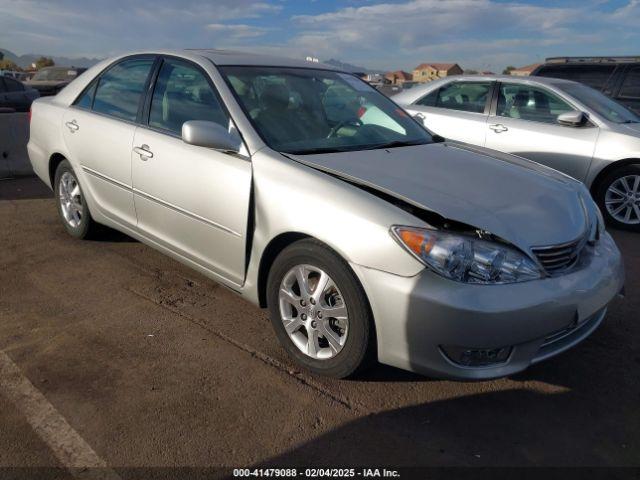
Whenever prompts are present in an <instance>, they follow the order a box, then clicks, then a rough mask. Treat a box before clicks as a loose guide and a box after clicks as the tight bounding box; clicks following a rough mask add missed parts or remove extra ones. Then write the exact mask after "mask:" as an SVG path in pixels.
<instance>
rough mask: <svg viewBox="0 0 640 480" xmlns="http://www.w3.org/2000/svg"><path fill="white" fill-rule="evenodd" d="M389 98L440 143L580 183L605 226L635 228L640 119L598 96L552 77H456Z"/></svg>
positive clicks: (638, 223)
mask: <svg viewBox="0 0 640 480" xmlns="http://www.w3.org/2000/svg"><path fill="white" fill-rule="evenodd" d="M393 100H394V101H395V102H396V103H398V104H400V105H402V106H403V107H404V108H405V109H406V110H407V111H408V112H409V113H411V114H412V115H414V116H416V117H418V118H420V120H422V122H423V123H424V125H425V126H426V127H427V128H428V129H429V130H431V131H432V132H434V133H436V134H438V135H441V136H442V137H445V138H446V139H447V140H455V141H459V142H464V143H469V144H472V145H478V146H483V147H487V148H491V149H494V150H500V151H502V152H506V153H512V154H515V155H519V156H522V157H525V158H528V159H529V160H533V161H535V162H538V163H541V164H544V165H547V166H549V167H552V168H555V169H557V170H560V171H561V172H564V173H566V174H567V175H570V176H572V177H574V178H576V179H578V180H580V181H582V182H584V183H585V184H586V185H587V187H588V188H589V190H590V191H591V194H592V196H593V198H594V199H595V200H596V203H597V204H598V206H599V207H600V210H601V211H602V213H603V214H604V216H605V219H606V220H607V222H608V223H609V224H610V225H613V226H615V227H618V228H624V229H627V230H633V231H640V117H638V116H637V115H636V114H635V113H633V112H632V111H631V110H628V109H627V108H626V107H624V106H623V105H621V104H619V103H617V102H615V101H613V100H611V99H610V98H608V97H606V96H604V95H603V94H602V93H600V92H598V91H596V90H594V89H592V88H589V87H587V86H585V85H582V84H580V83H576V82H571V81H568V80H560V79H556V78H544V77H512V76H504V75H488V76H486V75H482V76H481V75H461V76H455V77H449V78H445V79H442V80H437V81H435V82H430V83H428V84H425V85H423V86H420V87H414V88H412V89H410V90H407V91H405V92H402V93H399V94H398V95H395V96H394V97H393Z"/></svg>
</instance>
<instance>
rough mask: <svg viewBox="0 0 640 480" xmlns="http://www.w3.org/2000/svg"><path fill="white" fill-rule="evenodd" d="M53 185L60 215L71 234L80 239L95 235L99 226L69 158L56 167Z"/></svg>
mask: <svg viewBox="0 0 640 480" xmlns="http://www.w3.org/2000/svg"><path fill="white" fill-rule="evenodd" d="M53 185H54V187H53V188H54V190H53V191H54V194H55V199H56V205H57V207H58V215H60V219H61V220H62V224H63V225H64V228H65V229H66V230H67V232H68V233H69V235H71V236H72V237H75V238H79V239H87V238H91V237H93V236H95V235H96V234H97V231H98V227H99V226H98V224H97V223H96V222H95V221H94V220H93V218H92V217H91V212H90V211H89V206H88V205H87V203H86V201H85V197H84V193H83V191H82V187H81V186H80V182H79V180H78V177H77V176H76V174H75V172H74V171H73V168H72V167H71V164H70V163H69V162H68V161H67V160H63V161H62V162H60V164H59V165H58V168H56V174H55V176H54V184H53Z"/></svg>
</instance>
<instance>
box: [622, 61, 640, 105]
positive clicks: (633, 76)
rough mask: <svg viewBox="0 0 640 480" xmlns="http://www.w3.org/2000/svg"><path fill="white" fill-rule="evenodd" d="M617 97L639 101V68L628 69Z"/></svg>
mask: <svg viewBox="0 0 640 480" xmlns="http://www.w3.org/2000/svg"><path fill="white" fill-rule="evenodd" d="M619 96H620V97H622V98H636V99H640V67H633V68H630V69H629V71H628V72H627V76H626V77H625V78H624V82H623V83H622V88H621V89H620V94H619Z"/></svg>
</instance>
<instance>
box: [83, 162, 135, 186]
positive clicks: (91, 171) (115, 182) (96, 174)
mask: <svg viewBox="0 0 640 480" xmlns="http://www.w3.org/2000/svg"><path fill="white" fill-rule="evenodd" d="M82 170H83V171H84V172H86V173H88V174H89V175H92V176H94V177H97V178H99V179H100V180H104V181H105V182H109V183H111V184H112V185H115V186H116V187H120V188H123V189H125V190H127V191H129V192H133V189H132V188H131V185H127V184H126V183H122V182H119V181H118V180H115V179H113V178H111V177H108V176H106V175H103V174H102V173H100V172H97V171H95V170H94V169H92V168H89V167H85V166H84V165H83V166H82Z"/></svg>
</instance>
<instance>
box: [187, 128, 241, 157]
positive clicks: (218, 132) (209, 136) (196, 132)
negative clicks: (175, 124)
mask: <svg viewBox="0 0 640 480" xmlns="http://www.w3.org/2000/svg"><path fill="white" fill-rule="evenodd" d="M182 140H183V141H184V142H185V143H188V144H189V145H195V146H196V147H205V148H214V149H216V150H222V151H225V152H233V153H238V152H239V151H240V146H241V144H242V141H241V140H240V137H239V135H238V134H237V133H235V132H229V130H227V129H226V128H224V127H223V126H222V125H220V124H218V123H215V122H209V121H207V120H189V121H187V122H184V123H183V124H182Z"/></svg>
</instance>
